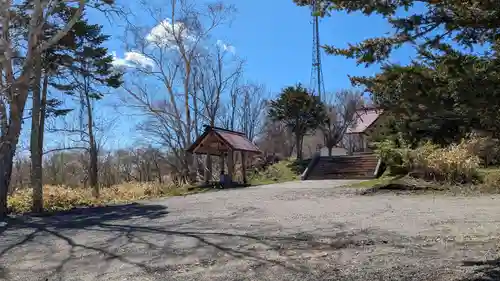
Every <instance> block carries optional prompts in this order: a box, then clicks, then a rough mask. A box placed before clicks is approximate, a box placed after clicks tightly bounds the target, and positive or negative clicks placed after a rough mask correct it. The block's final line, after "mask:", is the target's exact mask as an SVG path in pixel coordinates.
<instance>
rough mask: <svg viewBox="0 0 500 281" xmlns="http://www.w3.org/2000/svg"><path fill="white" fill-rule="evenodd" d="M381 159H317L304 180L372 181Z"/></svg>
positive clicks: (351, 157)
mask: <svg viewBox="0 0 500 281" xmlns="http://www.w3.org/2000/svg"><path fill="white" fill-rule="evenodd" d="M378 167H379V159H378V158H377V156H376V155H375V154H371V153H370V154H366V153H363V154H357V155H350V156H332V157H325V156H321V157H317V158H316V159H313V160H312V161H311V165H310V166H309V167H308V170H309V171H308V172H307V173H305V176H304V177H303V178H302V179H303V180H322V179H370V178H375V177H376V172H377V169H378Z"/></svg>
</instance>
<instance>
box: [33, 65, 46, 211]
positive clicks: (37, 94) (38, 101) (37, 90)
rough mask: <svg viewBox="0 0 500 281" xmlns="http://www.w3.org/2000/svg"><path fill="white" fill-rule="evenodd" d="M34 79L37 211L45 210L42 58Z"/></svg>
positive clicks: (34, 167) (34, 179)
mask: <svg viewBox="0 0 500 281" xmlns="http://www.w3.org/2000/svg"><path fill="white" fill-rule="evenodd" d="M34 75H35V77H34V81H33V90H32V96H33V97H32V102H33V105H32V110H31V139H30V154H31V173H30V177H31V188H32V189H33V195H32V196H33V198H32V200H33V201H32V210H33V212H35V213H41V212H43V183H42V147H41V146H40V144H41V141H40V132H41V130H42V128H41V124H40V121H41V120H40V119H41V115H42V112H41V106H42V91H41V87H42V85H40V82H41V80H42V63H41V59H40V58H35V70H34Z"/></svg>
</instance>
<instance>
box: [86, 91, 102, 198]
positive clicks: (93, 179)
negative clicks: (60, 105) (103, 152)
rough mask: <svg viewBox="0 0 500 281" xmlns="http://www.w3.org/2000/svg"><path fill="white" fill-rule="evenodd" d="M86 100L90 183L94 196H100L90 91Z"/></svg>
mask: <svg viewBox="0 0 500 281" xmlns="http://www.w3.org/2000/svg"><path fill="white" fill-rule="evenodd" d="M85 102H86V105H87V123H88V124H87V129H88V134H89V143H90V147H89V154H90V159H89V160H90V162H89V183H90V187H91V188H92V190H93V193H94V196H95V197H96V198H98V197H99V175H98V174H99V169H98V167H97V162H98V151H97V143H96V140H95V136H94V117H93V114H92V103H91V100H90V97H89V93H85Z"/></svg>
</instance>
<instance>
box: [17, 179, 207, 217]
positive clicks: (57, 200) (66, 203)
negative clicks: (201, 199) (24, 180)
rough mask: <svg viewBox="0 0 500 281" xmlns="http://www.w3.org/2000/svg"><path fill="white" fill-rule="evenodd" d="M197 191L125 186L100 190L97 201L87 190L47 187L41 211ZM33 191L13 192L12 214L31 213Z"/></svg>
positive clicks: (158, 185)
mask: <svg viewBox="0 0 500 281" xmlns="http://www.w3.org/2000/svg"><path fill="white" fill-rule="evenodd" d="M199 191H200V190H192V191H188V186H185V187H176V186H174V185H160V184H157V183H127V184H122V185H117V186H113V187H109V188H102V189H101V190H100V196H99V198H96V197H94V196H93V195H92V190H91V189H89V188H70V187H65V186H54V185H46V186H44V187H43V192H44V209H45V211H47V212H54V211H63V210H70V209H73V208H76V207H90V206H102V205H107V204H114V203H126V202H131V201H137V200H144V199H151V198H158V197H167V196H178V195H187V194H190V193H196V192H199ZM31 202H32V189H31V188H26V189H22V190H19V191H16V192H15V193H14V194H13V195H12V196H11V197H9V199H8V205H9V208H10V210H11V212H12V213H27V212H29V211H30V209H31Z"/></svg>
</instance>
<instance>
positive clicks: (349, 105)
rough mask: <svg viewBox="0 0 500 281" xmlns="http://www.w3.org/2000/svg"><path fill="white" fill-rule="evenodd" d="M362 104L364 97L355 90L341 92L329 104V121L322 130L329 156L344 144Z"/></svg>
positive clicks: (326, 121)
mask: <svg viewBox="0 0 500 281" xmlns="http://www.w3.org/2000/svg"><path fill="white" fill-rule="evenodd" d="M362 102H363V98H362V95H361V94H360V93H359V92H358V91H354V90H342V91H339V92H338V93H336V94H335V95H333V96H331V100H330V101H328V102H327V104H326V107H327V120H325V123H324V124H323V125H322V126H321V127H320V129H321V132H322V133H323V137H324V141H325V147H327V148H328V155H329V156H332V149H333V147H335V146H336V145H338V144H339V143H340V142H342V140H343V138H344V135H345V133H346V131H347V129H348V128H349V127H350V126H352V124H353V123H354V122H355V121H356V116H355V114H356V110H357V109H358V108H359V106H360V105H361V104H362Z"/></svg>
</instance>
